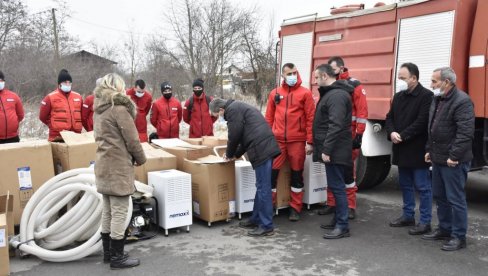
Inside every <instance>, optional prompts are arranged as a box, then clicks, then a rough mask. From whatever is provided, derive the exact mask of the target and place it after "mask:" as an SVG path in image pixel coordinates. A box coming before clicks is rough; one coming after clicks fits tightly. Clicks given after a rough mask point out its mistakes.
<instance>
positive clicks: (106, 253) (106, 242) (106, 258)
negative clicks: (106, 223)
mask: <svg viewBox="0 0 488 276" xmlns="http://www.w3.org/2000/svg"><path fill="white" fill-rule="evenodd" d="M100 235H101V236H102V247H103V263H104V264H109V263H110V233H100Z"/></svg>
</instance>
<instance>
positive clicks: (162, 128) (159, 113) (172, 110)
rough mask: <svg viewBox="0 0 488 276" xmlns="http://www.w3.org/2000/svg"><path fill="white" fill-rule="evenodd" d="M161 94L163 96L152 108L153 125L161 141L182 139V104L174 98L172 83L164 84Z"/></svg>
mask: <svg viewBox="0 0 488 276" xmlns="http://www.w3.org/2000/svg"><path fill="white" fill-rule="evenodd" d="M161 93H162V94H163V96H162V97H161V98H159V99H158V100H156V101H155V102H154V103H153V106H152V108H151V124H152V125H153V126H154V127H155V128H156V131H157V136H158V138H159V139H166V138H180V122H181V118H182V111H181V103H180V101H178V100H177V99H176V98H175V97H173V96H172V95H173V88H172V86H171V83H169V82H167V81H165V82H163V83H162V84H161Z"/></svg>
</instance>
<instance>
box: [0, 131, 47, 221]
mask: <svg viewBox="0 0 488 276" xmlns="http://www.w3.org/2000/svg"><path fill="white" fill-rule="evenodd" d="M52 160H53V155H52V151H51V145H50V144H49V142H47V141H44V140H37V141H29V142H20V143H12V144H3V145H0V168H2V173H1V177H0V194H7V193H8V192H10V194H11V195H13V196H14V197H15V201H14V211H13V212H14V224H19V223H20V218H21V216H22V211H23V210H24V207H25V205H26V204H27V202H28V201H29V199H30V198H31V196H32V194H33V193H34V192H35V191H36V190H37V189H39V187H41V185H42V184H44V182H46V181H47V180H49V179H50V178H52V177H54V167H53V162H52Z"/></svg>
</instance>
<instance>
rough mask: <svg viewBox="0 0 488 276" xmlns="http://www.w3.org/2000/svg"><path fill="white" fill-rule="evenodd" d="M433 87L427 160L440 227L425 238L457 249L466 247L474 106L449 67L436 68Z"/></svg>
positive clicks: (448, 249)
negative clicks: (466, 191) (460, 88)
mask: <svg viewBox="0 0 488 276" xmlns="http://www.w3.org/2000/svg"><path fill="white" fill-rule="evenodd" d="M431 87H432V88H433V89H434V95H435V98H434V101H433V102H432V104H431V106H430V113H429V126H428V133H429V140H428V143H427V153H426V154H425V161H426V162H432V192H433V195H434V199H435V200H436V202H437V217H438V219H439V228H437V229H436V230H435V231H433V232H432V233H430V234H426V235H424V236H423V237H422V238H423V239H425V240H448V241H447V242H446V243H444V245H443V246H442V248H441V249H442V250H445V251H454V250H458V249H461V248H464V247H466V230H467V226H468V207H467V205H466V193H465V191H464V187H465V184H466V179H467V177H468V171H469V168H470V163H471V160H472V159H473V151H472V143H473V138H474V118H475V115H474V107H473V103H472V102H471V100H470V98H469V96H468V95H467V94H466V93H465V92H463V91H461V90H459V89H458V88H457V87H456V74H455V73H454V71H453V70H452V69H451V68H449V67H444V68H439V69H436V70H434V73H433V74H432V83H431Z"/></svg>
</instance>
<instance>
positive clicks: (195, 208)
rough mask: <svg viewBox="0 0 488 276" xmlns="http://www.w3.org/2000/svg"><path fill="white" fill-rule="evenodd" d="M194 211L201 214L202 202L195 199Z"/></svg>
mask: <svg viewBox="0 0 488 276" xmlns="http://www.w3.org/2000/svg"><path fill="white" fill-rule="evenodd" d="M193 213H195V214H197V215H200V203H198V202H196V201H193Z"/></svg>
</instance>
